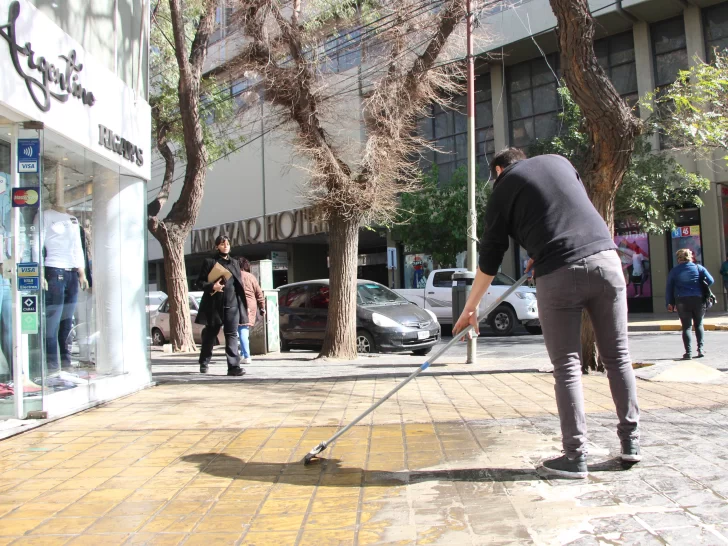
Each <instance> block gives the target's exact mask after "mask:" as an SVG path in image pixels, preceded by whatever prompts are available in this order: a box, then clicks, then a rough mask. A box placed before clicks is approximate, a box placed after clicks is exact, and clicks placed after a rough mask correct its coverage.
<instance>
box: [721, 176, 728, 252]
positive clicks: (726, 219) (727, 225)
mask: <svg viewBox="0 0 728 546" xmlns="http://www.w3.org/2000/svg"><path fill="white" fill-rule="evenodd" d="M720 193H721V201H722V204H723V244H724V245H725V253H724V256H728V186H726V185H722V186H721V187H720Z"/></svg>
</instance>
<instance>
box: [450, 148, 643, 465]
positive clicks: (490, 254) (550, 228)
mask: <svg viewBox="0 0 728 546" xmlns="http://www.w3.org/2000/svg"><path fill="white" fill-rule="evenodd" d="M491 175H492V176H493V178H495V183H494V186H493V193H492V195H491V198H490V200H489V201H488V206H487V209H486V214H485V232H484V235H483V238H482V239H481V242H480V260H479V267H478V272H477V274H476V277H475V282H474V284H473V289H472V292H471V293H470V297H469V298H468V301H467V303H466V305H465V310H464V311H463V313H462V315H461V316H460V318H459V319H458V321H457V323H456V324H455V326H454V327H453V335H455V334H456V333H457V332H460V331H462V330H463V329H464V328H465V327H467V325H468V324H473V325H474V326H475V328H476V332H477V331H478V317H477V309H478V302H480V300H481V299H482V297H483V296H484V295H485V292H486V291H487V290H488V287H489V286H490V284H491V282H492V281H493V277H494V276H495V274H496V273H497V272H498V268H499V267H500V265H501V262H502V261H503V255H504V254H505V252H506V251H507V250H508V244H509V237H513V238H514V239H515V240H516V243H518V244H520V245H521V246H522V247H524V248H525V249H526V251H527V252H528V254H529V256H531V260H530V262H529V269H532V270H533V271H534V276H535V279H536V287H537V289H538V314H539V319H540V321H541V328H542V330H543V337H544V341H545V342H546V349H547V351H548V353H549V358H550V359H551V362H552V363H553V365H554V379H555V381H556V385H555V391H556V404H557V406H558V410H559V418H560V420H561V433H562V436H563V446H564V455H562V456H561V457H558V458H555V459H552V460H549V461H545V462H544V463H543V468H542V470H543V471H544V472H545V473H547V474H550V475H554V476H559V477H563V478H585V477H586V476H587V475H588V472H587V448H586V440H587V436H586V432H587V430H586V416H585V414H584V394H583V392H582V386H581V314H582V310H584V309H585V310H586V311H587V312H588V313H589V316H590V317H591V320H592V323H593V324H594V331H595V333H596V338H597V346H598V347H599V353H600V356H601V359H602V361H603V362H604V366H605V367H606V369H607V376H608V378H609V386H610V390H611V392H612V398H613V400H614V404H615V406H616V408H617V415H618V417H619V425H618V427H617V433H618V435H619V439H620V441H621V445H622V451H621V458H622V460H623V461H626V462H637V461H639V460H640V458H641V456H640V448H639V408H638V406H637V390H636V386H635V377H634V371H633V369H632V359H631V358H630V354H629V347H628V342H627V295H626V294H627V291H626V284H625V280H624V275H623V273H622V264H621V261H620V259H619V257H618V256H617V252H616V248H617V247H616V245H615V244H614V242H613V240H612V234H611V233H610V232H609V228H608V227H607V224H606V223H605V222H604V220H603V219H602V217H601V216H600V215H599V213H598V212H597V211H596V209H595V208H594V206H593V205H592V203H591V201H590V200H589V197H588V196H587V194H586V190H585V189H584V186H583V184H582V182H581V179H580V178H579V174H578V173H577V172H576V170H575V169H574V167H573V166H572V165H571V163H569V161H568V160H567V159H565V158H564V157H561V156H557V155H542V156H538V157H533V158H531V159H526V156H525V154H524V153H523V152H522V151H521V150H519V149H517V148H507V149H505V150H503V151H501V152H499V153H498V154H496V156H495V157H494V158H493V161H492V162H491Z"/></svg>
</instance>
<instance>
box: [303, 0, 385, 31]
mask: <svg viewBox="0 0 728 546" xmlns="http://www.w3.org/2000/svg"><path fill="white" fill-rule="evenodd" d="M379 8H380V2H379V1H378V0H309V1H308V2H307V3H306V12H307V17H306V22H305V23H304V28H305V29H306V30H307V31H313V30H319V29H321V28H323V27H329V26H331V25H332V24H336V25H337V26H338V25H344V26H347V25H351V24H352V23H354V22H357V23H359V24H367V23H370V22H373V21H374V20H375V19H376V18H377V17H378V16H379Z"/></svg>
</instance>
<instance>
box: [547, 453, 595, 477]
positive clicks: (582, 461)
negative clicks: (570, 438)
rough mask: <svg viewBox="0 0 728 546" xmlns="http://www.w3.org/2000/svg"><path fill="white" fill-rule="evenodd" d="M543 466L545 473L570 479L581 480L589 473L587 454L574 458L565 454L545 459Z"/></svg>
mask: <svg viewBox="0 0 728 546" xmlns="http://www.w3.org/2000/svg"><path fill="white" fill-rule="evenodd" d="M541 468H542V469H543V472H544V474H546V475H548V476H555V477H558V478H566V479H569V480H580V479H583V478H586V477H587V476H588V475H589V470H588V469H587V466H586V455H577V456H576V457H574V458H573V459H570V458H569V457H567V456H566V454H564V455H562V456H561V457H556V458H555V459H551V460H549V461H544V463H543V464H542V465H541Z"/></svg>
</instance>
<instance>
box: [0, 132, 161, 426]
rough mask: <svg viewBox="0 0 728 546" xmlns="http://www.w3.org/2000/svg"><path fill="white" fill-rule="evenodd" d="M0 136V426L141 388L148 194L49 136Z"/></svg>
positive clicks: (133, 180)
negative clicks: (6, 419)
mask: <svg viewBox="0 0 728 546" xmlns="http://www.w3.org/2000/svg"><path fill="white" fill-rule="evenodd" d="M2 129H3V131H2V134H3V137H2V138H0V224H2V225H0V255H2V262H3V267H2V274H3V278H2V282H0V290H2V293H0V415H12V414H21V415H25V414H27V412H28V411H30V410H34V409H44V410H46V411H49V412H50V413H52V414H58V413H61V412H63V411H68V410H69V409H72V408H74V407H79V406H83V405H85V404H88V403H89V402H91V401H93V400H96V399H97V398H98V392H100V391H103V392H105V393H113V392H115V391H117V386H118V385H120V384H121V383H124V382H125V381H127V380H128V381H129V382H131V383H133V384H135V385H140V384H144V383H147V382H148V381H149V377H150V366H149V358H148V355H149V353H148V350H147V334H146V332H147V330H148V327H147V324H148V322H147V316H146V301H145V300H146V284H145V283H146V260H145V244H144V241H145V239H146V218H145V210H144V203H145V197H146V183H145V182H144V181H143V180H140V179H139V178H137V177H131V176H125V175H123V174H122V173H121V172H120V169H119V168H118V167H116V168H114V166H113V164H112V163H108V164H106V165H101V164H100V163H97V162H94V161H92V160H91V159H90V158H89V157H88V155H87V153H86V152H85V151H84V150H83V149H80V150H79V149H77V148H76V149H74V148H73V147H72V146H70V145H69V144H68V143H67V141H65V140H64V139H62V138H61V137H59V136H56V135H55V134H54V133H52V132H51V131H49V130H45V131H43V130H25V129H22V128H20V126H16V127H13V126H11V127H9V128H8V130H5V128H4V127H3V128H2ZM13 132H15V133H16V134H17V137H18V139H19V140H18V141H17V142H18V144H17V145H18V149H19V152H20V157H21V159H19V160H18V173H17V178H16V179H15V180H17V182H15V181H14V178H13V176H14V175H13V174H12V173H13V169H12V153H11V152H12V147H13V145H14V139H13ZM23 139H25V140H23ZM33 147H37V149H38V152H37V155H36V152H33V151H32V150H31V148H33ZM26 151H27V152H26ZM25 153H27V154H31V155H33V156H34V157H37V158H38V159H37V166H33V165H31V167H30V168H29V167H27V166H25V165H24V162H23V161H22V157H23V154H25ZM13 188H17V189H19V190H22V191H21V193H18V192H15V191H14V190H13ZM11 192H12V196H11ZM6 289H7V290H6ZM6 292H7V294H6ZM13 302H15V303H13ZM17 307H20V309H18V310H17V311H19V312H17V311H14V309H15V308H17ZM6 311H7V313H6ZM3 319H5V320H3ZM13 346H15V347H16V348H17V352H16V353H15V355H13ZM14 356H17V357H18V362H19V364H18V366H20V369H19V370H18V367H17V366H16V367H14V366H13V361H14ZM18 372H19V373H18ZM110 382H111V383H110ZM114 382H116V383H114ZM92 385H95V386H94V387H93V388H92ZM21 389H22V391H21ZM124 390H127V391H128V386H127V387H123V386H122V387H120V388H118V391H122V392H123V391H124ZM17 392H23V395H24V396H23V398H24V399H23V404H22V405H18V404H16V402H17V401H16V400H15V398H14V395H15V393H17ZM21 409H22V411H21Z"/></svg>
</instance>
